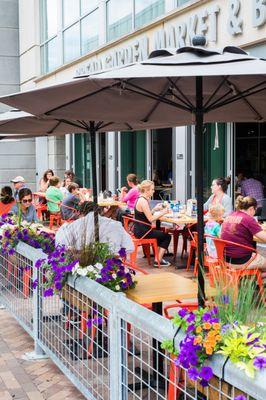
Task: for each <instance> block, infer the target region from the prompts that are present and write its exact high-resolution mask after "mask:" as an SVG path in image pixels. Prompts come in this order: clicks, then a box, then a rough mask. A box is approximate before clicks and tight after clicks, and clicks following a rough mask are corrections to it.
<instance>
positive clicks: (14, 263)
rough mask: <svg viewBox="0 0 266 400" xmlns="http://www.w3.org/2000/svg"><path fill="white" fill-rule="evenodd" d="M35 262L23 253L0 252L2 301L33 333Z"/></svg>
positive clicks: (0, 291) (0, 292)
mask: <svg viewBox="0 0 266 400" xmlns="http://www.w3.org/2000/svg"><path fill="white" fill-rule="evenodd" d="M32 272H33V262H32V260H30V259H28V258H27V257H25V256H23V255H22V254H20V253H18V252H15V253H14V254H12V255H8V254H3V253H0V302H1V303H2V304H4V305H5V306H6V307H7V309H8V310H9V311H10V312H11V313H12V314H13V315H14V316H15V317H16V318H17V319H18V320H19V321H20V323H21V324H22V325H23V327H24V328H25V329H26V330H27V331H28V332H29V333H30V334H32V330H33V302H32V295H33V289H32Z"/></svg>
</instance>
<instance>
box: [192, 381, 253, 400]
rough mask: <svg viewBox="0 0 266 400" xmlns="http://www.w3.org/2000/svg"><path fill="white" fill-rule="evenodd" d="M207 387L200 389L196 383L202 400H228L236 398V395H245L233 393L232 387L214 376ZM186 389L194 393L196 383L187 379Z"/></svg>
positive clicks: (236, 390)
mask: <svg viewBox="0 0 266 400" xmlns="http://www.w3.org/2000/svg"><path fill="white" fill-rule="evenodd" d="M209 383H210V386H209V387H205V388H204V387H202V386H201V385H200V384H199V383H197V391H198V392H200V393H202V395H203V397H202V399H204V398H205V396H206V398H207V399H208V400H228V399H229V398H231V397H236V396H238V395H241V394H242V395H245V393H243V392H241V390H238V389H235V391H234V393H233V390H232V386H231V385H230V384H228V383H227V382H223V381H221V380H219V379H218V378H216V377H215V376H214V377H213V378H212V379H211V380H210V382H209ZM187 385H188V388H190V390H191V391H192V393H193V394H194V393H195V386H196V382H195V381H192V380H191V379H187Z"/></svg>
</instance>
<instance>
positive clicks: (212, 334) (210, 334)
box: [207, 331, 217, 338]
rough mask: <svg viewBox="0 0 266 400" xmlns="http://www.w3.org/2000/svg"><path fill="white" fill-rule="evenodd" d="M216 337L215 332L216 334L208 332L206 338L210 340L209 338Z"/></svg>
mask: <svg viewBox="0 0 266 400" xmlns="http://www.w3.org/2000/svg"><path fill="white" fill-rule="evenodd" d="M216 335H217V332H216V331H210V332H208V335H207V337H208V338H211V337H214V336H216Z"/></svg>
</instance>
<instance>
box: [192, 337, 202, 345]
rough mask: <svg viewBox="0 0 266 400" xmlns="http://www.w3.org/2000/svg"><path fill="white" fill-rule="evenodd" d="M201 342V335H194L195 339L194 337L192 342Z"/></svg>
mask: <svg viewBox="0 0 266 400" xmlns="http://www.w3.org/2000/svg"><path fill="white" fill-rule="evenodd" d="M201 342H202V337H201V336H196V337H195V339H194V342H193V344H194V345H196V344H199V343H201Z"/></svg>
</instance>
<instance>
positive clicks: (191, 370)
mask: <svg viewBox="0 0 266 400" xmlns="http://www.w3.org/2000/svg"><path fill="white" fill-rule="evenodd" d="M187 373H188V377H189V379H191V380H192V381H196V380H197V379H198V377H199V372H198V370H197V369H196V368H194V367H193V368H189V370H188V372H187Z"/></svg>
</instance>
